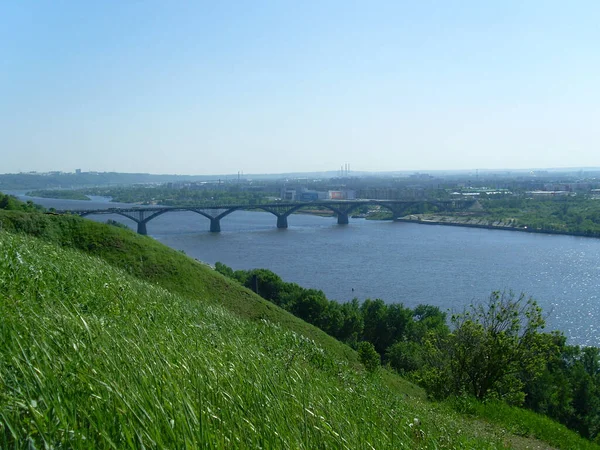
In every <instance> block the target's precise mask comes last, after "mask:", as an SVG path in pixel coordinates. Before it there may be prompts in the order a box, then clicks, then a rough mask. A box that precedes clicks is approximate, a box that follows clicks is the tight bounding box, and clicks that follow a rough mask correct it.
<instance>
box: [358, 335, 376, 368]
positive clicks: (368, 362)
mask: <svg viewBox="0 0 600 450" xmlns="http://www.w3.org/2000/svg"><path fill="white" fill-rule="evenodd" d="M358 357H359V358H360V362H361V363H362V365H363V366H365V369H367V372H371V373H373V372H375V371H376V370H377V368H378V367H379V365H380V363H381V359H380V356H379V353H377V351H376V350H375V347H373V344H371V343H370V342H367V341H362V342H361V343H360V344H358Z"/></svg>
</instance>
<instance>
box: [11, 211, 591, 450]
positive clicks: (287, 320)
mask: <svg viewBox="0 0 600 450" xmlns="http://www.w3.org/2000/svg"><path fill="white" fill-rule="evenodd" d="M0 229H3V230H5V231H12V232H19V233H17V234H13V233H6V232H1V231H0V244H1V245H0V437H1V438H0V448H13V447H16V448H24V447H27V445H28V444H27V442H28V439H31V440H32V442H34V443H35V444H36V445H37V448H41V447H42V446H44V445H47V446H48V447H52V446H54V447H59V446H62V447H68V448H89V447H97V448H111V447H112V448H124V447H125V448H127V447H130V448H134V447H135V448H140V447H141V446H142V444H143V445H144V446H146V447H147V448H185V447H188V448H194V447H197V446H201V447H206V448H230V447H238V448H247V447H252V448H253V447H259V446H262V447H267V448H279V447H282V448H315V447H316V448H344V447H346V448H370V446H373V447H375V448H402V447H405V448H504V447H505V446H510V447H515V448H533V447H536V448H537V447H539V446H540V443H539V441H535V440H532V439H529V438H523V437H521V435H523V434H527V433H522V432H521V431H519V430H515V432H516V434H512V433H510V432H508V433H507V432H506V429H507V428H508V429H509V430H510V428H509V426H508V424H507V421H506V417H505V416H501V417H493V416H491V415H489V414H484V413H483V412H481V413H479V412H477V414H475V415H466V416H465V415H463V414H461V413H458V412H457V411H456V409H454V408H453V407H451V406H449V405H448V404H435V403H430V402H427V401H426V400H425V398H424V393H423V391H422V390H421V389H420V388H418V387H416V386H415V385H413V384H411V383H409V382H407V381H405V380H404V379H402V378H400V377H398V376H396V375H395V374H392V373H390V372H387V371H385V370H380V371H379V372H378V373H377V375H376V376H375V377H368V376H367V375H366V374H365V373H364V372H363V371H362V370H360V364H359V363H358V360H357V355H356V353H355V352H354V351H353V350H352V349H350V348H349V347H347V346H346V345H344V344H341V343H340V342H338V341H336V340H335V339H333V338H331V337H330V336H328V335H326V334H325V333H323V332H322V331H321V330H319V329H317V328H315V327H313V326H311V325H309V324H307V323H305V322H303V321H301V320H299V319H297V318H295V317H294V316H292V315H290V314H289V313H287V312H285V311H283V310H281V309H280V308H278V307H277V306H275V305H273V304H271V303H269V302H267V301H265V300H263V299H261V298H260V297H258V296H256V295H255V294H253V293H252V292H250V291H249V290H247V289H245V288H243V287H241V286H240V285H238V284H237V283H234V282H232V281H231V280H228V279H225V278H224V277H222V276H221V275H220V274H218V273H216V272H215V271H213V270H212V269H210V268H208V267H207V266H206V265H204V264H202V263H199V262H198V261H195V260H193V259H191V258H189V257H187V256H186V255H184V254H182V253H180V252H177V251H175V250H172V249H169V248H168V247H165V246H163V245H162V244H160V243H158V242H156V241H154V240H152V239H151V238H148V237H145V236H139V235H136V234H135V233H133V232H131V231H129V230H124V229H120V228H117V227H111V226H107V225H105V224H100V223H95V222H92V221H89V220H85V219H81V218H78V217H69V216H55V215H43V214H25V213H20V212H12V211H0ZM25 235H33V236H38V237H41V238H43V240H38V239H34V238H31V237H27V236H25ZM44 241H45V242H44ZM55 244H58V245H55ZM73 248H75V249H79V250H82V251H83V252H84V253H81V252H78V251H75V250H73ZM357 369H358V370H357ZM517 411H520V410H517ZM515 414H516V413H515ZM533 416H535V417H538V418H539V419H540V420H547V424H548V425H544V423H545V422H539V423H540V424H542V425H540V426H541V427H542V428H543V427H544V426H547V427H559V426H558V425H557V424H556V423H554V422H552V421H549V420H548V419H545V418H543V417H541V416H536V415H535V414H532V417H533ZM414 417H418V418H419V419H420V420H421V423H422V425H421V426H419V427H418V428H419V429H418V430H415V426H413V427H410V426H409V425H410V423H412V421H413V418H414ZM478 417H483V418H485V421H482V420H480V419H479V418H478ZM531 420H533V419H531ZM496 424H497V425H496ZM557 429H558V428H557ZM421 431H423V433H424V435H423V434H422V433H421ZM529 434H530V435H532V436H534V435H535V436H538V438H539V439H542V440H544V441H546V442H550V443H551V444H552V445H554V446H556V447H558V448H565V449H569V448H586V447H584V445H588V444H589V443H587V442H586V441H584V440H582V439H580V438H578V437H577V436H576V435H575V434H574V433H572V432H570V431H567V430H565V429H564V427H560V429H559V432H558V434H559V437H560V436H562V437H561V438H560V439H554V437H552V436H551V435H550V434H548V435H544V434H543V433H537V432H536V433H533V432H532V433H529ZM2 439H3V440H2ZM561 439H562V440H561ZM573 439H575V440H573ZM576 439H579V440H576ZM573 442H576V443H579V444H580V445H579V444H578V445H576V446H575V447H574V446H573V445H571V444H572V443H573ZM113 444H114V445H113ZM589 445H591V444H589ZM503 446H504V447H503ZM546 448H547V447H546ZM588 448H598V447H597V446H593V447H588Z"/></svg>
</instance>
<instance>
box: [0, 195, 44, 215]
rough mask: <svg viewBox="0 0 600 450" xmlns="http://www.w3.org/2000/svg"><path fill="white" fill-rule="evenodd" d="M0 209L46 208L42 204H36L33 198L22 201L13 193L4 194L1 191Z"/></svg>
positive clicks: (32, 209)
mask: <svg viewBox="0 0 600 450" xmlns="http://www.w3.org/2000/svg"><path fill="white" fill-rule="evenodd" d="M0 209H6V210H10V211H26V212H33V211H44V208H43V207H42V206H40V205H36V204H35V203H33V202H32V201H31V200H28V201H27V202H22V201H20V200H19V199H17V198H16V197H14V196H12V195H7V194H3V193H1V192H0Z"/></svg>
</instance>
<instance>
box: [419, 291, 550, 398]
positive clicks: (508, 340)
mask: <svg viewBox="0 0 600 450" xmlns="http://www.w3.org/2000/svg"><path fill="white" fill-rule="evenodd" d="M451 321H452V324H453V328H454V329H453V332H452V333H451V334H448V335H447V336H444V337H442V338H439V337H437V338H435V339H431V340H430V341H429V342H428V346H429V348H431V349H432V350H433V352H432V353H431V354H430V355H429V356H428V361H427V364H426V365H427V366H428V367H430V368H435V371H436V373H437V375H435V376H437V377H439V378H440V380H435V379H431V378H428V380H429V383H431V385H430V392H431V393H432V395H434V396H436V397H443V396H446V395H448V394H456V395H462V394H467V395H472V396H474V397H475V398H477V399H480V400H481V399H484V398H489V397H493V398H499V399H502V400H504V401H506V402H508V403H510V404H522V403H523V400H524V392H523V381H522V380H523V378H524V377H527V378H528V379H530V380H535V379H536V378H537V377H539V376H540V375H541V372H542V371H543V366H544V363H545V355H546V353H547V352H548V348H549V347H548V346H549V345H550V344H551V342H549V340H548V339H545V337H544V335H542V334H541V333H540V332H539V331H540V330H541V329H542V328H543V327H544V320H543V317H542V311H541V308H539V307H538V306H537V303H536V302H535V301H534V300H532V299H531V298H530V299H526V298H525V295H524V294H521V296H519V297H515V295H514V294H513V293H507V292H493V293H492V294H491V295H490V298H489V300H488V303H487V304H485V305H483V304H478V305H471V306H470V308H469V309H467V310H466V311H465V312H463V313H462V314H456V315H453V316H452V319H451ZM434 359H435V361H434ZM429 375H430V376H431V377H433V378H435V376H434V375H433V373H431V372H430V373H429ZM442 380H446V383H445V386H442V384H443V383H442V382H441V381H442Z"/></svg>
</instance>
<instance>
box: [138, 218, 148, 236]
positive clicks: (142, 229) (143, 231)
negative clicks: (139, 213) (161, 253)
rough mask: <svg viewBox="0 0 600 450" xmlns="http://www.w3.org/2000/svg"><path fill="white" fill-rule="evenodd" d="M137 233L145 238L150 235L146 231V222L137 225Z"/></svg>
mask: <svg viewBox="0 0 600 450" xmlns="http://www.w3.org/2000/svg"><path fill="white" fill-rule="evenodd" d="M137 232H138V234H141V235H143V236H146V235H147V234H148V230H147V229H146V222H143V221H140V222H138V223H137Z"/></svg>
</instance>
